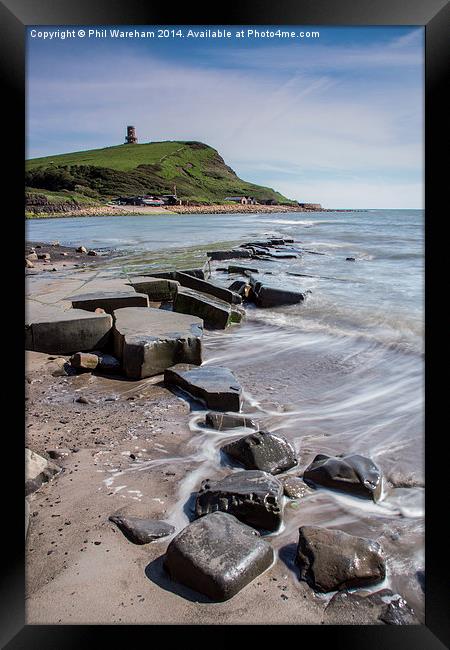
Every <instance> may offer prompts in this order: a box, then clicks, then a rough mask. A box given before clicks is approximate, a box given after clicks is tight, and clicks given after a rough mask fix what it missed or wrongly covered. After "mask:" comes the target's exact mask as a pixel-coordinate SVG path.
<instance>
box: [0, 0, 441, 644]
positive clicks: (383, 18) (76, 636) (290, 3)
mask: <svg viewBox="0 0 450 650" xmlns="http://www.w3.org/2000/svg"><path fill="white" fill-rule="evenodd" d="M175 11H176V13H175ZM449 14H450V11H449V6H448V3H447V1H446V0H409V1H408V2H405V0H327V1H321V2H319V1H318V0H281V1H280V2H277V3H276V2H273V0H259V1H255V0H253V1H249V0H240V1H239V2H235V3H233V4H232V5H231V6H230V4H229V3H228V4H226V5H225V4H224V5H216V6H214V7H209V8H208V7H205V6H204V5H200V4H199V5H193V4H192V3H186V5H185V6H184V7H180V8H177V9H176V10H174V9H173V6H168V5H167V4H163V3H161V4H160V3H151V2H144V1H143V0H127V2H122V1H120V0H89V1H88V0H78V1H77V2H71V1H70V0H2V1H0V27H1V38H0V69H1V75H2V80H3V84H2V87H3V89H4V95H3V100H4V101H3V109H4V111H5V112H6V117H4V118H3V126H4V130H3V134H2V135H3V138H2V144H3V146H4V147H6V150H7V156H5V158H4V163H5V164H4V171H3V177H4V179H5V183H4V185H3V188H2V194H3V201H2V204H3V209H4V212H3V217H4V227H5V225H6V219H8V223H7V228H6V232H5V233H4V235H6V239H7V242H8V246H7V248H8V250H7V251H5V253H6V252H7V253H9V255H8V257H9V260H8V261H7V262H5V264H7V268H8V270H9V273H8V278H7V279H6V280H5V282H7V287H6V288H5V294H6V296H5V302H4V319H3V320H4V323H3V324H4V325H5V326H6V332H5V334H4V337H6V338H4V340H3V343H4V346H3V355H4V356H3V361H4V363H5V367H6V369H7V370H6V372H7V385H6V389H4V391H3V393H4V396H6V397H7V403H6V404H5V405H4V407H3V408H4V411H3V412H4V415H5V416H6V415H7V414H10V415H13V416H14V417H13V418H12V419H11V421H10V424H6V420H4V422H5V424H4V439H5V440H6V441H7V444H8V446H7V447H6V446H5V449H4V454H5V457H4V459H3V460H4V463H3V465H4V466H5V465H7V466H9V467H10V469H11V472H10V474H11V475H10V476H9V478H8V479H7V483H6V484H4V485H6V486H7V487H4V494H5V497H4V503H3V504H2V510H3V512H2V515H3V516H2V521H3V524H4V526H3V535H2V538H3V540H2V541H3V542H6V543H7V547H6V548H4V550H3V552H2V559H3V562H2V569H1V572H0V576H1V591H0V607H1V623H0V643H1V647H7V648H9V649H10V650H16V649H19V648H28V647H30V648H31V647H32V648H46V649H47V648H58V649H61V648H79V647H80V646H82V645H86V647H89V646H90V645H91V644H94V643H97V642H102V643H105V642H106V643H108V642H109V639H111V642H112V643H113V645H115V644H117V645H118V644H120V645H122V644H124V643H125V644H127V643H128V644H129V643H130V635H131V636H132V637H133V639H134V638H135V634H139V635H140V634H142V635H143V639H145V638H146V637H147V640H149V639H148V635H149V632H150V634H153V633H152V631H151V630H150V631H149V630H148V629H147V626H134V627H133V629H130V628H129V627H128V626H107V625H104V626H84V625H78V626H68V625H64V626H36V625H35V626H27V625H25V624H24V622H25V598H24V575H25V569H24V549H23V497H22V495H21V493H22V490H23V474H22V473H21V472H22V468H23V446H24V445H23V440H24V438H23V432H24V414H23V411H24V408H23V405H24V392H23V388H22V386H23V369H24V364H23V360H24V359H23V356H21V355H22V350H23V343H22V334H21V332H22V326H23V320H24V306H23V275H21V273H20V271H19V269H20V270H21V269H22V268H23V257H22V248H21V247H22V246H23V240H24V233H25V230H24V222H23V219H22V214H23V194H24V184H23V170H24V159H25V155H24V152H25V134H24V124H25V101H24V96H25V92H24V90H25V29H26V27H27V26H28V25H103V24H161V25H171V24H172V25H173V24H176V25H183V24H186V25H220V24H222V25H240V24H242V25H246V24H259V25H267V24H271V25H272V24H279V25H289V24H300V25H308V24H309V25H317V26H319V25H410V26H417V25H422V26H424V27H425V40H426V57H425V58H426V71H425V80H426V81H425V84H426V92H425V96H426V112H425V114H426V119H425V122H426V124H425V126H426V131H425V154H426V173H425V208H426V247H425V250H426V274H425V289H426V331H427V341H426V417H425V421H426V436H425V440H426V474H427V489H426V588H425V594H426V622H425V624H424V625H420V626H398V627H397V626H370V627H369V626H367V627H366V626H339V627H336V626H333V627H331V626H319V627H317V626H309V625H304V626H301V629H300V630H298V631H296V634H299V635H300V638H299V639H298V641H297V642H301V643H302V644H304V643H305V634H306V635H307V636H308V637H309V636H310V635H313V638H314V643H315V646H316V645H318V646H319V647H320V646H322V645H323V646H324V645H325V643H326V640H327V638H328V639H329V640H330V641H331V643H332V644H333V647H336V642H338V647H339V645H341V644H342V646H343V645H344V644H345V647H346V648H348V647H364V648H365V650H370V649H372V648H374V649H375V648H377V649H379V648H383V649H387V648H396V649H398V648H402V647H404V648H408V649H409V650H413V649H414V648H417V649H420V650H422V649H424V648H427V649H429V650H433V649H435V648H436V650H437V649H439V648H445V647H448V646H449V643H450V626H449V616H448V614H449V611H450V608H449V598H448V596H449V584H450V582H449V579H448V564H449V562H448V550H447V546H448V544H447V537H446V533H444V530H443V528H442V526H441V522H442V525H445V523H446V519H448V517H446V514H447V509H446V508H445V506H446V501H447V498H446V497H447V490H446V485H445V484H444V481H445V479H446V478H447V477H446V476H445V469H444V470H442V469H440V467H441V463H444V467H445V462H446V461H445V459H443V458H442V452H441V448H440V440H439V438H438V435H445V431H444V427H445V424H446V420H443V421H442V424H439V425H438V426H436V424H435V422H437V419H436V420H435V417H436V412H437V411H438V409H439V407H441V408H442V404H445V401H443V400H442V401H441V400H440V399H439V396H438V387H439V384H440V381H441V380H440V379H438V378H437V377H436V372H435V369H436V367H437V366H439V365H440V364H439V361H440V358H441V355H442V350H443V348H442V347H441V345H440V342H441V341H445V338H442V339H441V338H440V336H439V324H440V322H441V320H442V319H441V318H440V316H436V315H433V311H432V309H431V306H432V296H433V295H435V289H436V286H435V285H436V282H435V280H436V278H437V277H438V276H439V270H440V269H439V262H440V260H441V259H445V257H444V256H443V255H442V257H441V255H440V254H439V253H438V252H436V251H437V248H438V246H439V242H440V243H441V244H444V245H445V242H444V241H442V240H441V237H440V232H441V228H440V222H441V223H442V220H443V218H444V216H445V215H444V210H445V207H446V200H445V199H444V196H443V194H444V192H445V191H446V189H447V185H448V181H447V182H446V178H445V177H444V174H445V173H446V168H445V163H444V161H445V157H446V153H447V151H446V149H447V145H446V138H445V127H446V126H447V115H448V106H447V104H446V103H445V102H444V97H445V90H446V85H445V81H446V72H447V62H448V60H449V47H448V42H449V38H448V36H449V34H448V25H449V24H450V20H449V17H450V15H449ZM19 253H20V258H19ZM5 275H6V274H5ZM14 296H16V298H17V300H16V305H15V306H14V307H13V306H12V305H11V302H12V299H13V298H14ZM19 332H20V334H19ZM438 346H439V349H438ZM19 359H20V362H19ZM13 397H14V401H13ZM5 480H6V479H5V478H4V481H5ZM152 627H153V626H152ZM195 627H196V626H177V628H179V631H180V632H182V633H183V634H185V633H186V632H187V631H189V630H192V628H195ZM204 627H209V628H211V631H213V630H214V626H202V630H203V629H204ZM228 627H230V628H234V626H228ZM276 627H277V628H278V627H280V626H276ZM281 627H284V626H281ZM296 627H297V626H296ZM194 632H195V629H194ZM235 634H236V629H235V628H234V629H230V630H229V631H228V629H225V630H223V631H221V640H223V641H226V640H228V639H229V640H231V639H233V641H234V639H235ZM252 634H253V632H252ZM222 635H223V636H222ZM231 635H233V636H231ZM151 638H152V640H153V637H151Z"/></svg>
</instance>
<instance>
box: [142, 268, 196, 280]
mask: <svg viewBox="0 0 450 650" xmlns="http://www.w3.org/2000/svg"><path fill="white" fill-rule="evenodd" d="M177 273H186V274H187V275H192V276H193V277H194V278H200V279H201V280H204V279H205V271H204V270H203V269H178V270H177V271H155V273H152V274H151V276H152V278H166V279H167V280H176V274H177Z"/></svg>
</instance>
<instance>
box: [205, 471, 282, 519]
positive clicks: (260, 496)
mask: <svg viewBox="0 0 450 650" xmlns="http://www.w3.org/2000/svg"><path fill="white" fill-rule="evenodd" d="M282 497H283V487H282V485H281V483H280V481H278V479H276V478H275V477H274V476H272V475H271V474H268V473H267V472H260V471H258V470H248V471H246V470H244V471H241V472H235V473H233V474H229V475H228V476H226V477H225V478H223V479H221V480H220V481H211V480H209V479H207V480H205V481H203V482H202V484H201V487H200V490H199V491H198V493H197V498H196V503H195V511H196V514H197V516H198V517H203V516H204V515H207V514H209V513H211V512H216V511H217V510H220V511H222V512H227V513H229V514H230V515H234V516H235V517H236V518H237V519H239V520H240V521H242V522H244V523H245V524H248V525H249V526H254V527H255V528H259V529H262V530H270V531H273V530H277V529H278V528H279V527H280V524H281V521H282V510H283V502H282Z"/></svg>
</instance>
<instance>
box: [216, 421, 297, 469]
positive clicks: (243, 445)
mask: <svg viewBox="0 0 450 650" xmlns="http://www.w3.org/2000/svg"><path fill="white" fill-rule="evenodd" d="M222 451H223V452H224V453H225V454H227V455H228V456H230V457H231V458H233V459H234V460H237V461H238V462H239V463H241V464H242V465H244V467H246V468H247V469H260V470H262V471H263V472H269V473H270V474H280V473H281V472H285V471H286V470H288V469H291V467H295V465H297V464H298V460H297V455H296V452H295V449H294V447H293V446H292V445H291V444H290V443H289V442H288V441H287V440H286V438H284V437H283V436H280V435H279V434H276V433H269V432H267V431H256V432H255V433H251V434H250V435H248V436H245V437H244V438H239V440H235V441H233V442H229V443H228V444H226V445H224V446H223V447H222Z"/></svg>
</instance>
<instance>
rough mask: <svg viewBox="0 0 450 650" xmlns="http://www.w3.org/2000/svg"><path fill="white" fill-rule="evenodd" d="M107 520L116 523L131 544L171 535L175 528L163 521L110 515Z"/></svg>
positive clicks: (143, 542) (146, 542)
mask: <svg viewBox="0 0 450 650" xmlns="http://www.w3.org/2000/svg"><path fill="white" fill-rule="evenodd" d="M109 521H112V522H113V523H114V524H116V525H117V526H118V527H119V528H120V530H121V531H122V533H123V534H124V535H125V537H126V538H127V539H128V540H129V541H130V542H133V544H148V543H149V542H154V541H155V540H157V539H161V537H167V536H168V535H171V534H172V533H173V532H174V531H175V528H174V527H173V526H171V525H170V524H168V523H166V522H165V521H158V520H155V519H142V518H141V517H125V516H122V515H111V517H110V518H109Z"/></svg>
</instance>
